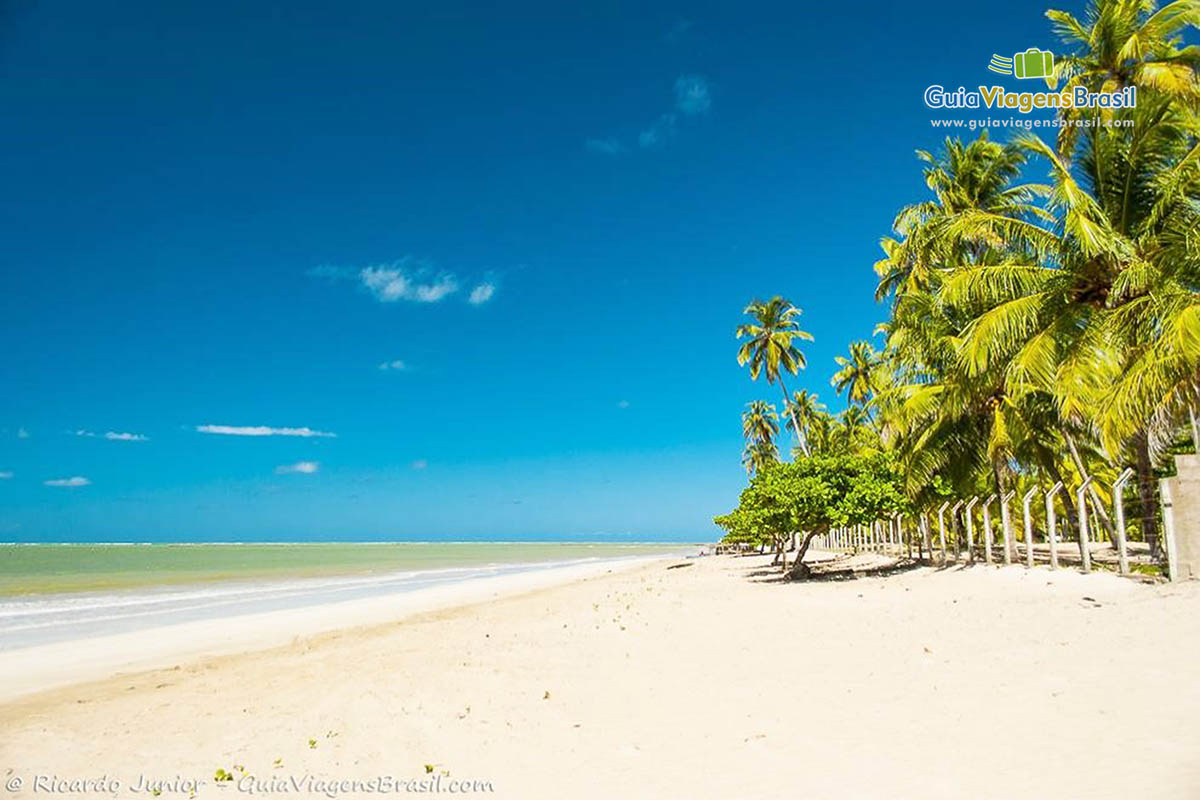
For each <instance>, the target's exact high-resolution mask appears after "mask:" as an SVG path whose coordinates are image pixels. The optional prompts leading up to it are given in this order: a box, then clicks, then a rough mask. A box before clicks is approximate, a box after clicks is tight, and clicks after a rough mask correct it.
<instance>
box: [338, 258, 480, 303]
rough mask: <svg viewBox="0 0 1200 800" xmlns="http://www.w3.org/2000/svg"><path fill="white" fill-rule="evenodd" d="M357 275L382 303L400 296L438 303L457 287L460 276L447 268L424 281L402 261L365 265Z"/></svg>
mask: <svg viewBox="0 0 1200 800" xmlns="http://www.w3.org/2000/svg"><path fill="white" fill-rule="evenodd" d="M358 279H359V281H361V282H362V285H363V286H364V287H366V289H367V291H369V292H370V293H371V294H373V295H374V296H375V299H376V300H378V301H379V302H381V303H394V302H396V301H397V300H410V301H413V302H416V303H437V302H439V301H441V300H444V299H445V298H446V297H448V296H450V295H452V294H454V293H455V292H457V291H458V280H457V279H456V278H455V277H454V276H453V275H451V274H450V273H448V272H443V273H441V274H439V275H437V276H436V277H434V278H433V279H431V280H424V281H422V279H421V278H420V277H419V276H414V275H413V274H411V273H410V272H409V271H407V270H405V269H404V268H402V267H401V266H399V265H395V266H389V267H364V268H363V269H362V270H360V271H359V273H358Z"/></svg>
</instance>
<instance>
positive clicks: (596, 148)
mask: <svg viewBox="0 0 1200 800" xmlns="http://www.w3.org/2000/svg"><path fill="white" fill-rule="evenodd" d="M583 146H584V147H586V148H587V149H588V152H591V153H599V154H600V155H602V156H619V155H621V154H622V153H624V152H625V145H623V144H621V142H620V141H618V140H616V139H612V138H609V139H588V140H587V141H585V142H584V143H583Z"/></svg>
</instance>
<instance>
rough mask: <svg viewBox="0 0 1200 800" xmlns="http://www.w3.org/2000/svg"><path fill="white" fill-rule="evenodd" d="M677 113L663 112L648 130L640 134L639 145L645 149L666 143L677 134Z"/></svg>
mask: <svg viewBox="0 0 1200 800" xmlns="http://www.w3.org/2000/svg"><path fill="white" fill-rule="evenodd" d="M675 119H676V117H675V115H674V114H663V115H662V116H660V117H659V118H658V119H656V120H655V121H654V124H653V125H651V126H650V127H649V128H646V130H644V131H642V132H641V133H639V134H638V147H640V148H642V149H643V150H646V149H649V148H652V147H658V146H660V145H662V144H665V143H666V141H667V139H670V138H671V137H672V136H674V135H675Z"/></svg>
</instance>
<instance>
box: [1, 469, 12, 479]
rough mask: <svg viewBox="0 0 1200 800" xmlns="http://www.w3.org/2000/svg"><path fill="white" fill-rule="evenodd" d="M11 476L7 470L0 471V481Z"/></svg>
mask: <svg viewBox="0 0 1200 800" xmlns="http://www.w3.org/2000/svg"><path fill="white" fill-rule="evenodd" d="M12 476H13V474H12V473H11V472H9V471H7V470H5V471H4V472H0V481H6V480H8V479H10V478H12Z"/></svg>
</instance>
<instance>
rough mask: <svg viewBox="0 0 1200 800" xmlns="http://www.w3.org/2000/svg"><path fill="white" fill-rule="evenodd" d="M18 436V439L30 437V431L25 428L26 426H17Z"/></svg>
mask: <svg viewBox="0 0 1200 800" xmlns="http://www.w3.org/2000/svg"><path fill="white" fill-rule="evenodd" d="M17 438H18V439H28V438H29V431H27V430H25V429H24V428H17Z"/></svg>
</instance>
